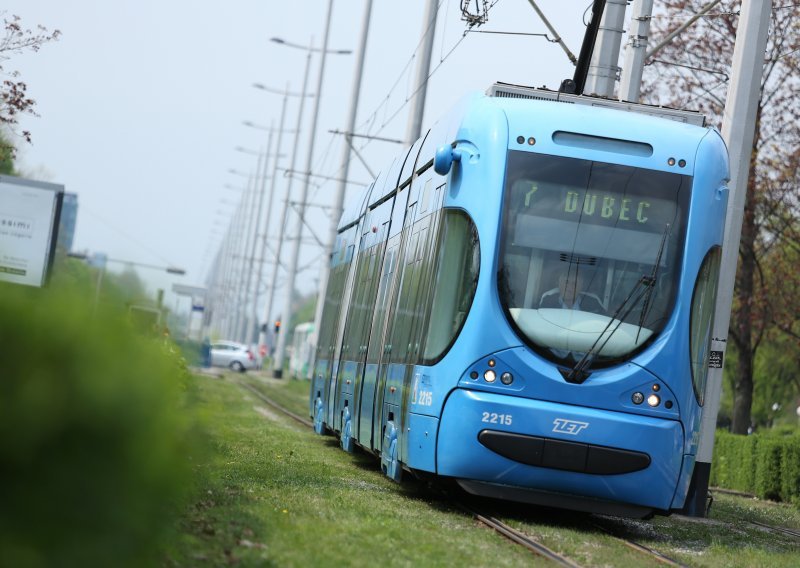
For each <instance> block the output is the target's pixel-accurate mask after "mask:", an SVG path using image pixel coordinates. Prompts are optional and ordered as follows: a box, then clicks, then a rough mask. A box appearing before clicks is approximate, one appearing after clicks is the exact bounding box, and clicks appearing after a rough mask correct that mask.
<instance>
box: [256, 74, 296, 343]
mask: <svg viewBox="0 0 800 568" xmlns="http://www.w3.org/2000/svg"><path fill="white" fill-rule="evenodd" d="M288 100H289V85H286V90H285V92H284V94H283V100H282V102H281V118H280V120H279V125H278V143H277V148H276V150H275V160H274V161H273V162H272V180H271V181H270V184H269V203H268V204H267V216H266V222H265V224H264V236H263V239H262V242H261V258H260V259H259V262H258V281H257V283H256V284H257V285H260V284H261V274H262V270H263V268H264V254H265V252H266V250H267V239H268V238H269V231H270V218H271V217H272V203H273V201H274V197H275V183H276V181H277V177H278V158H279V155H280V153H281V144H282V142H283V125H284V122H285V119H286V104H287V102H288ZM280 220H281V219H280V218H279V221H280ZM281 224H282V223H281ZM273 266H274V268H273V270H275V271H277V269H278V259H277V258H276V259H275V262H274V263H273ZM273 285H274V283H273ZM266 292H267V299H266V300H265V301H264V319H263V324H262V325H261V326H260V327H259V332H258V347H259V349H258V350H259V356H261V355H260V354H261V353H266V349H267V329H268V325H269V318H270V313H269V310H271V309H272V298H273V293H272V288H270V289H269V290H267V291H266ZM257 309H258V308H257V307H256V306H254V310H256V311H257ZM256 321H258V320H256Z"/></svg>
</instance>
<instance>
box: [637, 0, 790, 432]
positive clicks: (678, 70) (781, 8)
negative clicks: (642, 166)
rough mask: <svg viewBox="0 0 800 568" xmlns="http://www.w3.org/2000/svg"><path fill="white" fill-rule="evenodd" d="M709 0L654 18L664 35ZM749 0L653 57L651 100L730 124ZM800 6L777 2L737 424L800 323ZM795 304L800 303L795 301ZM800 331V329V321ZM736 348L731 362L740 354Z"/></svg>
mask: <svg viewBox="0 0 800 568" xmlns="http://www.w3.org/2000/svg"><path fill="white" fill-rule="evenodd" d="M705 4H706V2H705V0H665V2H663V3H662V4H661V5H660V8H659V12H658V13H657V14H655V15H654V18H653V25H652V30H653V38H654V42H657V41H658V40H659V39H660V38H661V37H664V36H665V35H667V34H668V33H670V32H671V31H672V30H674V29H676V28H677V27H678V26H679V25H680V24H682V23H683V22H684V21H685V20H686V19H687V18H688V17H689V16H690V15H691V14H693V13H696V12H698V11H699V9H700V7H701V6H702V5H705ZM741 4H742V2H741V0H723V1H722V2H721V3H720V4H719V5H718V6H717V7H716V8H715V9H714V10H712V12H711V13H709V14H707V15H706V16H704V17H702V18H700V20H699V21H698V22H697V23H696V24H694V25H693V26H691V27H690V28H689V29H688V30H687V31H685V32H684V33H682V34H680V35H679V36H678V37H677V38H676V39H675V40H673V42H672V43H670V44H669V45H667V47H666V48H665V49H664V50H663V51H661V52H659V53H658V54H656V56H655V58H654V59H651V60H650V61H649V62H648V63H649V67H648V71H647V72H646V77H648V78H649V82H648V86H647V88H646V89H645V93H646V98H647V102H650V103H655V104H666V105H669V106H679V107H689V108H696V109H698V110H700V111H701V112H703V113H704V114H706V115H707V116H708V117H709V118H710V120H711V123H712V124H716V125H717V126H720V125H721V124H722V117H723V111H724V108H725V99H726V93H727V90H728V86H729V85H728V82H729V78H730V75H729V73H730V63H731V58H732V55H733V48H734V42H735V38H736V29H737V27H738V24H739V13H740V8H741ZM799 42H800V5H798V4H786V5H776V6H774V7H773V11H772V15H771V22H770V34H769V36H768V42H767V49H766V54H765V65H764V71H763V74H762V78H761V84H760V90H759V95H760V97H759V103H758V109H757V114H756V135H755V139H754V141H753V151H752V156H751V170H750V176H749V179H748V180H747V195H746V199H745V209H744V220H743V225H742V237H741V242H740V246H739V255H740V263H739V269H738V272H737V277H736V291H735V294H734V305H733V313H732V318H731V328H730V339H731V343H733V344H735V345H736V347H737V351H736V352H737V357H736V359H737V365H736V369H735V371H736V372H735V375H734V389H733V390H734V393H733V394H734V400H733V409H732V410H733V413H732V414H733V415H732V429H733V431H734V432H737V433H744V432H745V431H746V430H747V428H748V427H749V426H750V423H751V407H752V403H753V395H754V380H753V373H754V359H755V357H756V354H757V351H758V349H759V347H760V346H761V345H762V343H763V342H764V341H765V340H770V339H771V337H770V335H769V332H770V330H771V329H773V328H775V327H776V326H777V327H778V328H779V329H782V330H793V329H794V325H795V322H797V321H799V320H800V310H798V309H790V310H785V309H784V308H785V305H784V300H785V298H786V297H787V296H790V295H793V294H794V290H796V289H797V288H798V287H800V276H799V275H798V273H797V271H796V270H790V269H788V268H789V267H791V266H792V264H791V261H790V260H791V259H790V257H788V256H787V254H788V253H790V252H791V251H792V250H793V249H794V250H795V251H796V250H797V247H798V243H800V240H798V239H797V232H796V231H793V230H792V229H793V228H796V227H797V221H798V210H797V197H798V196H797V187H798V184H797V179H798V168H800V152H798V150H797V148H798V147H800V131H799V130H798V129H797V128H796V127H795V125H796V124H797V122H798V120H800V106H798V105H797V98H798V95H800V51H798V50H797V45H798V43H799ZM793 304H797V301H796V300H795V301H794V302H793ZM795 331H796V330H795ZM732 360H733V357H729V358H728V361H732Z"/></svg>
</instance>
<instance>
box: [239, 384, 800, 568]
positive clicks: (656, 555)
mask: <svg viewBox="0 0 800 568" xmlns="http://www.w3.org/2000/svg"><path fill="white" fill-rule="evenodd" d="M235 382H236V383H237V384H238V385H239V386H241V387H242V388H243V389H245V390H246V391H248V392H249V393H251V394H252V395H253V396H255V397H256V398H258V399H259V400H260V401H262V402H263V403H264V404H266V405H268V406H269V407H270V408H272V409H274V410H276V411H278V412H280V413H281V414H284V415H286V416H287V417H289V418H291V419H292V420H294V421H295V422H297V423H299V424H302V425H303V426H305V427H307V428H312V427H313V424H312V422H311V421H310V420H308V419H307V418H303V417H302V416H299V415H297V414H295V413H293V412H291V411H290V410H287V409H286V408H284V407H283V406H281V405H280V404H278V403H276V402H275V401H273V400H272V399H270V398H269V397H267V396H266V395H265V394H264V393H263V392H261V391H260V390H258V389H257V388H255V387H253V386H252V385H249V384H247V383H244V382H243V381H240V380H236V381H235ZM443 495H444V496H445V497H446V498H447V499H449V500H450V501H451V502H452V503H454V504H455V506H456V507H457V508H458V509H460V510H462V511H463V512H464V513H466V514H469V515H471V516H472V517H473V518H474V519H475V520H477V521H478V522H480V523H481V524H483V525H485V526H487V527H488V528H491V529H492V530H494V531H496V532H497V533H499V534H500V535H502V536H504V537H505V538H507V539H509V540H511V541H512V542H514V543H516V544H518V545H520V546H523V547H524V548H526V549H528V550H529V551H531V552H532V553H534V554H536V555H538V556H541V557H543V558H546V559H548V560H550V561H551V562H554V563H555V564H558V565H559V566H569V567H572V568H579V567H580V564H578V563H577V562H575V561H574V560H572V559H570V558H568V557H567V556H565V555H563V554H561V553H559V552H556V551H555V550H552V549H551V548H548V547H547V546H545V545H544V544H542V543H541V542H539V541H538V540H536V538H534V537H533V536H531V535H529V534H527V533H525V532H522V531H520V530H517V529H515V528H513V527H511V526H509V525H508V524H506V523H504V522H503V521H501V520H500V519H498V518H497V517H495V516H493V515H491V514H487V513H485V512H481V511H480V510H478V509H476V508H474V507H473V506H470V505H467V504H465V503H463V502H461V500H459V498H458V497H456V496H454V495H451V494H449V493H447V492H445V493H444V494H443ZM747 522H748V523H750V524H752V525H755V526H758V527H760V528H762V529H764V530H768V531H771V532H774V533H776V534H784V535H790V536H793V537H796V538H800V531H798V530H795V529H789V528H785V527H774V526H771V525H767V524H765V523H760V522H758V521H747ZM588 526H590V527H593V528H594V529H597V530H599V531H601V532H603V533H605V534H607V535H609V536H611V537H612V538H614V539H615V540H617V541H619V542H621V543H622V544H624V545H625V546H627V547H628V548H630V549H632V550H635V551H636V552H639V553H641V554H644V555H646V556H648V557H650V558H652V559H654V560H656V561H658V562H660V563H662V564H665V565H668V566H681V567H683V566H686V565H685V564H682V563H681V562H679V561H677V560H675V559H673V558H670V557H669V556H667V555H665V554H663V553H662V552H659V551H658V550H655V549H653V548H651V547H649V546H646V545H643V544H641V543H638V542H636V541H633V540H631V539H628V538H626V537H624V536H622V535H620V534H619V533H618V532H616V531H614V530H613V529H611V528H608V527H606V526H603V525H602V524H601V523H600V522H591V523H589V525H588Z"/></svg>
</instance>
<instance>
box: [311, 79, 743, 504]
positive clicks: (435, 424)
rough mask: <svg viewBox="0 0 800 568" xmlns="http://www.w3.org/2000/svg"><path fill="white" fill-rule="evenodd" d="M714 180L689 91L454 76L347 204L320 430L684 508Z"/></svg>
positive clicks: (717, 232) (490, 492)
mask: <svg viewBox="0 0 800 568" xmlns="http://www.w3.org/2000/svg"><path fill="white" fill-rule="evenodd" d="M727 180H728V157H727V151H726V148H725V146H724V143H723V142H722V139H721V137H720V135H719V133H718V132H717V131H716V130H715V129H713V128H710V127H706V126H705V125H704V119H703V117H702V116H700V115H698V114H696V113H691V112H684V111H676V110H670V109H662V108H657V107H649V106H645V105H634V104H631V103H620V102H616V101H608V100H603V99H597V98H590V97H581V96H574V95H566V94H563V93H556V92H552V91H547V90H542V89H533V88H527V87H518V86H512V85H505V84H495V85H494V86H493V87H492V88H490V90H489V91H488V92H487V93H486V94H475V95H472V96H469V97H467V98H465V99H464V100H462V101H461V102H460V103H459V104H458V105H457V106H456V107H455V108H454V109H453V110H452V111H451V112H450V113H449V114H448V115H447V116H445V117H444V118H443V119H442V120H440V121H439V122H438V123H437V124H436V125H435V126H434V127H433V128H431V129H430V130H429V131H427V132H426V133H425V134H424V135H423V136H422V137H421V138H420V139H419V140H417V141H416V143H414V145H413V146H412V147H411V148H409V149H406V150H404V151H403V152H402V153H400V154H399V155H398V156H397V157H396V158H395V159H394V161H393V162H392V163H391V164H390V165H389V166H388V167H387V168H386V169H385V170H383V172H382V173H381V174H380V175H379V176H378V178H377V179H376V180H375V181H374V182H373V183H372V185H371V186H370V187H369V188H368V189H367V190H365V191H364V192H363V193H362V194H361V195H359V196H358V197H357V198H356V199H355V200H354V201H353V202H352V203H350V204H349V206H348V207H347V208H346V210H345V212H344V214H343V216H342V219H341V221H340V224H339V233H338V239H337V243H336V247H335V250H334V254H333V255H332V258H331V265H330V266H331V273H330V280H329V286H328V290H327V294H326V298H325V305H324V310H323V316H322V322H321V329H320V331H319V337H318V346H317V352H316V359H315V363H314V375H313V379H312V384H311V391H310V408H309V410H310V415H311V417H312V418H313V420H314V424H315V429H316V431H317V432H318V433H323V432H325V431H333V432H334V433H336V434H337V435H338V436H339V438H340V443H341V446H342V448H343V449H345V450H346V451H353V449H354V446H355V445H358V446H360V447H361V448H363V449H365V450H366V451H368V452H372V453H374V454H375V455H376V456H380V462H381V467H382V469H383V471H384V472H385V473H386V474H387V475H388V476H389V477H391V478H392V479H394V480H397V481H399V480H400V478H401V475H402V473H403V471H406V472H411V473H413V474H417V475H425V474H435V475H437V476H443V477H449V478H453V479H455V480H456V481H457V482H458V483H459V484H460V485H461V486H462V487H463V488H464V489H465V490H467V491H468V492H470V493H473V494H478V495H484V496H492V497H498V498H503V499H511V500H515V501H521V502H528V503H535V504H543V505H551V506H557V507H563V508H568V509H575V510H584V511H594V512H605V513H611V514H619V515H625V516H633V517H644V516H648V515H651V514H653V513H665V514H667V513H669V512H670V511H672V510H678V509H681V508H682V507H683V506H684V501H685V499H686V496H687V491H688V489H689V484H690V481H691V479H692V473H693V469H694V461H695V455H696V451H697V442H698V431H699V427H700V419H701V415H702V410H703V392H704V387H705V380H706V375H707V368H708V364H709V348H710V340H711V337H710V335H711V329H712V319H713V313H714V302H715V296H716V287H717V280H718V273H719V263H720V256H721V255H720V252H721V244H722V235H723V228H724V219H725V208H726V201H727V187H726V183H727Z"/></svg>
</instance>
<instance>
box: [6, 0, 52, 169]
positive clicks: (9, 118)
mask: <svg viewBox="0 0 800 568" xmlns="http://www.w3.org/2000/svg"><path fill="white" fill-rule="evenodd" d="M0 16H6V13H5V12H0ZM3 24H4V25H3V35H1V36H0V79H1V80H2V84H1V85H0V125H2V126H4V127H5V128H6V129H8V131H10V132H12V133H14V134H18V135H19V136H21V137H22V138H23V139H24V140H25V141H26V142H30V141H31V133H30V132H29V131H27V130H23V131H22V132H21V133H17V132H16V128H17V126H18V125H19V117H20V116H21V115H24V114H29V115H33V116H36V112H35V111H34V110H33V109H34V107H35V106H36V101H35V100H34V99H32V98H31V97H29V96H28V85H27V84H26V83H25V82H24V81H22V80H21V79H20V74H19V72H18V71H8V69H7V66H6V61H8V60H9V59H10V58H11V57H12V56H14V55H20V54H22V53H24V52H26V51H28V52H30V51H32V52H36V51H39V49H40V48H41V47H42V46H43V45H44V44H46V43H49V42H51V41H56V40H58V38H59V36H60V35H61V32H60V31H58V30H54V31H52V32H51V31H49V30H48V29H47V28H45V27H44V26H37V27H36V29H30V28H25V27H23V25H22V22H21V20H20V18H19V16H9V17H3ZM14 153H15V149H14V146H13V144H8V143H7V141H5V140H3V141H2V144H0V162H3V161H6V160H8V159H10V158H13V156H14Z"/></svg>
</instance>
